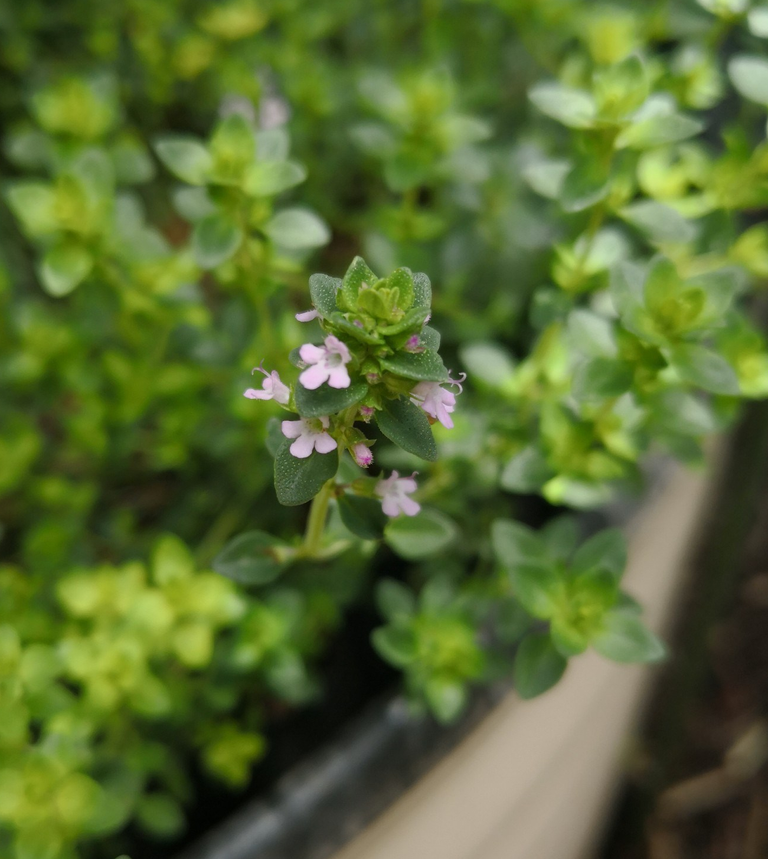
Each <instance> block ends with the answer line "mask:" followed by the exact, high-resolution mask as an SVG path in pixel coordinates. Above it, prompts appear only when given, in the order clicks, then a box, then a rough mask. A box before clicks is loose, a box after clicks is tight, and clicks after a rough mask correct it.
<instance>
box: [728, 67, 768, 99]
mask: <svg viewBox="0 0 768 859" xmlns="http://www.w3.org/2000/svg"><path fill="white" fill-rule="evenodd" d="M728 75H729V77H730V79H731V83H732V84H733V85H734V86H735V87H736V89H737V90H738V91H739V93H741V95H743V96H744V98H748V99H749V100H750V101H756V102H757V103H758V104H764V105H768V60H766V59H764V58H763V57H755V56H749V55H746V54H741V55H739V56H737V57H734V58H733V59H732V60H731V61H730V62H729V63H728Z"/></svg>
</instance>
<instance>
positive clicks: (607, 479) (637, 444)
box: [0, 0, 768, 859]
mask: <svg viewBox="0 0 768 859" xmlns="http://www.w3.org/2000/svg"><path fill="white" fill-rule="evenodd" d="M766 37H768V7H766V6H764V5H761V4H760V3H754V4H750V3H748V2H747V0H699V1H698V2H694V0H690V2H686V0H652V2H647V3H643V4H637V3H635V2H626V3H620V2H612V3H606V4H603V3H593V2H586V0H546V2H545V0H535V2H533V0H474V2H473V1H472V0H422V2H411V1H410V0H408V2H405V0H403V2H392V0H386V2H385V0H373V2H357V0H329V2H324V3H307V2H303V1H302V0H225V2H220V3H205V2H195V0H118V2H114V3H104V2H97V0H66V2H62V0H60V1H59V2H55V3H54V2H44V1H43V0H26V2H24V3H17V2H13V0H3V2H2V3H0V38H1V39H2V54H1V55H0V69H1V70H2V71H1V73H2V78H3V86H2V87H0V114H1V115H2V129H3V139H2V154H1V155H0V167H1V169H2V177H3V200H4V203H3V205H2V208H0V387H1V388H2V397H1V398H0V553H2V558H3V564H2V566H0V852H1V853H2V855H4V856H6V855H7V856H10V857H13V859H72V857H75V856H97V857H98V856H109V857H110V859H111V857H112V856H114V848H115V845H116V844H117V845H120V846H124V845H125V844H128V845H129V844H130V842H124V841H115V840H114V839H113V835H114V833H120V832H122V831H124V829H125V827H126V826H127V825H128V824H129V822H131V821H135V823H136V824H137V825H138V826H139V827H140V828H141V829H142V830H144V831H145V832H148V833H150V834H152V835H153V836H155V837H158V838H170V839H172V838H175V837H176V836H178V835H179V834H180V833H181V832H182V830H183V828H184V815H185V812H184V808H185V807H186V806H189V805H190V803H191V802H192V799H193V796H194V789H193V784H192V780H191V778H190V764H189V761H190V756H191V755H193V754H194V755H197V756H198V757H199V759H200V761H201V762H202V765H203V766H204V767H205V768H206V769H207V770H208V771H209V772H210V773H211V774H213V775H214V776H215V777H217V778H218V779H220V780H221V781H222V782H224V783H225V784H227V785H229V786H231V787H238V786H242V785H244V784H246V783H247V782H248V779H249V776H250V772H251V767H252V765H253V764H254V762H256V761H257V760H258V759H259V758H260V757H261V756H262V754H263V753H264V750H265V747H266V743H267V739H266V738H265V736H264V733H263V731H264V728H265V725H266V724H267V723H268V721H269V719H268V717H267V714H268V713H269V712H274V710H275V707H276V706H277V704H278V702H284V703H287V704H289V705H291V706H294V705H299V704H302V703H304V702H306V701H308V700H311V699H312V698H313V697H314V696H316V695H317V694H318V690H319V688H320V683H319V680H318V676H317V672H316V670H315V666H316V665H317V661H318V658H319V657H320V655H321V654H322V652H323V650H324V648H325V646H326V645H327V642H328V640H329V637H330V636H331V635H332V634H333V633H334V631H335V630H337V629H338V627H339V625H340V623H341V622H342V618H343V613H344V611H345V608H346V607H347V606H349V605H350V604H351V603H353V602H354V601H357V600H368V599H369V593H370V589H371V581H370V580H371V576H372V572H371V571H372V569H373V566H372V557H373V554H374V551H375V549H376V547H375V546H374V544H372V543H370V542H365V541H360V540H358V539H355V538H354V537H353V535H351V534H350V533H349V532H348V531H346V530H345V529H344V526H343V525H342V524H341V522H340V521H339V520H338V519H337V518H336V517H335V516H334V518H333V519H332V532H331V538H332V539H334V540H336V541H337V542H336V545H337V548H338V552H340V554H338V553H337V556H336V558H335V559H334V561H333V563H332V565H325V566H323V565H322V564H316V565H314V566H309V565H307V566H301V565H298V566H296V567H294V568H292V569H291V570H290V571H289V573H288V574H286V575H285V576H283V577H282V578H280V579H279V580H278V581H275V582H273V583H264V584H265V586H264V587H262V588H261V589H259V590H258V591H256V592H254V591H248V590H247V589H246V588H244V587H242V586H241V585H239V584H236V583H233V582H231V581H228V580H226V579H224V578H220V577H218V576H216V575H215V574H213V573H211V572H209V571H208V570H209V568H210V564H211V561H212V559H213V558H214V556H215V555H216V554H217V552H219V551H220V550H221V548H222V547H223V546H224V545H225V544H226V542H227V541H228V540H229V539H230V538H231V537H233V536H234V535H235V534H237V533H238V532H239V531H242V530H246V529H248V528H249V527H254V526H258V528H259V529H261V530H266V531H270V532H272V533H274V534H276V535H279V536H280V537H282V538H284V539H285V540H288V541H290V540H292V539H293V537H294V535H295V534H296V533H297V530H298V529H299V528H300V527H301V525H302V515H303V514H302V511H301V510H298V511H297V510H295V509H290V510H288V509H285V508H280V507H279V506H278V505H277V504H276V502H275V499H274V494H273V489H272V483H271V477H272V474H271V473H272V462H271V459H270V457H269V455H268V454H267V452H266V448H265V439H266V438H267V435H268V424H267V422H268V419H269V417H270V411H269V409H268V408H265V407H256V405H255V404H253V403H250V402H248V401H247V400H244V399H243V397H242V392H243V389H244V388H245V387H246V386H247V382H248V378H249V376H248V374H249V373H250V371H251V369H252V368H253V367H254V366H256V365H257V364H258V363H259V362H260V361H262V360H266V363H267V366H269V367H270V368H273V367H274V368H277V369H278V370H285V369H287V368H288V366H289V364H288V353H289V351H290V349H292V348H293V347H294V346H296V345H298V344H299V343H300V342H302V337H303V335H302V333H301V326H300V324H299V323H298V322H296V321H295V319H294V314H295V313H296V312H298V311H301V310H305V309H306V308H307V306H308V294H307V288H306V283H307V275H308V273H309V272H310V270H320V271H326V272H329V273H331V274H333V275H338V274H341V273H342V272H343V271H344V270H345V269H346V266H347V265H348V263H349V260H350V259H351V258H352V256H353V255H354V254H356V253H358V252H359V253H362V254H363V255H364V256H365V258H366V260H367V261H368V263H369V264H370V265H371V266H372V268H373V269H374V271H377V272H378V273H379V274H386V273H387V272H389V271H390V270H391V269H393V268H394V267H396V266H399V265H406V266H410V267H411V268H413V269H414V270H419V271H425V272H427V273H428V274H429V275H430V277H431V278H432V281H433V286H434V297H435V319H434V321H433V323H432V324H433V325H434V326H435V327H436V328H438V329H439V330H440V331H441V332H442V335H443V349H444V352H445V354H446V355H447V356H448V361H449V365H450V363H451V362H453V365H454V368H455V369H456V370H458V369H460V368H463V369H465V370H466V371H467V372H468V373H469V376H470V389H469V391H468V394H467V395H466V397H465V399H464V401H463V402H462V405H463V409H462V410H461V414H459V413H457V415H456V418H457V420H456V429H455V430H454V432H453V434H452V435H450V436H449V435H448V434H446V433H444V432H443V431H442V430H441V429H439V428H436V430H437V431H436V435H437V437H438V441H439V443H440V449H441V461H440V463H438V464H436V465H435V466H434V467H433V468H431V470H430V472H429V476H428V480H426V482H425V484H424V486H423V489H422V497H423V499H424V500H425V501H426V502H427V503H431V504H432V505H434V506H435V507H437V508H439V511H442V512H439V511H438V512H433V513H432V514H429V515H428V516H427V517H426V520H425V521H423V522H422V524H421V527H415V526H414V527H413V528H412V529H411V530H409V529H408V528H403V527H402V526H398V527H397V528H395V529H394V531H393V532H392V533H391V534H390V538H389V540H388V542H389V544H390V547H391V549H392V550H393V551H394V552H395V553H396V554H398V555H399V556H400V557H402V558H403V559H405V560H407V561H409V562H411V563H412V564H413V566H412V568H411V572H410V573H409V578H410V583H411V584H412V585H413V586H414V587H416V588H417V589H418V588H419V587H420V586H421V585H422V584H423V583H424V582H425V581H430V582H431V585H430V589H428V590H426V591H424V592H423V593H422V596H421V601H420V603H419V606H420V607H419V608H418V609H416V603H415V602H414V601H413V600H414V597H413V596H411V595H410V593H409V592H407V591H402V592H401V591H397V590H396V589H395V590H392V585H391V584H388V585H385V587H384V591H383V592H382V591H381V588H380V593H379V601H380V603H384V614H385V615H388V618H389V620H390V621H392V618H393V617H394V618H395V619H396V618H397V616H398V611H399V609H398V605H401V607H402V604H403V602H405V604H406V608H405V609H403V611H404V612H405V614H403V615H402V617H406V616H407V618H410V619H409V620H407V622H406V621H405V620H404V621H403V624H404V625H406V626H408V629H409V630H410V631H409V635H410V636H411V638H410V639H409V644H408V647H409V648H410V650H409V651H408V654H406V655H404V654H403V652H402V648H401V649H400V650H399V651H398V650H397V646H396V644H395V648H394V650H393V649H392V643H393V641H395V637H393V635H392V634H391V627H382V628H381V630H380V631H379V634H378V646H379V649H380V651H381V652H382V654H383V655H384V656H385V658H388V659H389V661H391V662H393V663H394V664H396V665H399V666H401V667H403V668H404V669H405V671H406V674H407V677H408V684H409V687H412V689H413V691H414V692H415V693H417V694H421V695H422V696H423V697H425V698H426V701H427V703H428V705H429V706H430V707H431V709H432V710H433V711H434V712H435V713H436V714H437V715H438V716H440V717H443V718H450V717H451V716H453V715H455V713H456V712H458V710H459V709H460V708H461V706H462V704H463V702H464V700H465V697H466V689H467V684H468V683H470V682H475V681H478V680H481V679H487V678H489V677H493V676H496V675H497V674H498V672H499V671H502V670H506V666H505V665H504V664H503V662H502V661H501V659H500V656H499V652H497V651H496V650H494V647H495V644H496V643H499V642H501V644H504V643H505V642H513V641H516V640H518V639H519V638H520V636H521V635H522V634H523V633H524V632H525V630H526V629H527V627H528V624H529V621H530V618H529V616H528V615H527V614H526V612H525V611H524V610H523V609H522V608H521V606H520V605H519V603H518V602H517V601H516V599H515V598H514V597H513V591H512V587H511V585H510V581H509V576H508V575H507V573H506V572H505V568H504V563H503V561H504V558H503V557H500V558H499V559H498V561H496V560H494V556H493V553H492V551H491V548H490V543H489V540H488V534H489V530H490V522H491V520H493V519H494V518H495V517H496V516H498V515H499V514H500V513H505V514H510V513H515V512H516V511H517V510H518V509H519V506H518V502H517V501H516V500H515V496H517V495H520V494H536V493H543V495H544V496H545V497H546V498H547V499H548V500H549V501H550V502H552V503H555V504H565V505H567V506H571V507H577V508H585V507H593V506H595V505H597V504H601V503H603V502H605V501H606V500H608V499H609V498H610V497H611V496H612V494H613V493H614V491H615V490H616V488H617V487H624V488H626V487H627V486H632V485H635V486H636V485H638V484H639V481H640V471H639V468H638V463H639V462H640V461H641V455H642V454H643V453H644V452H645V451H646V450H647V449H649V448H650V447H651V446H654V447H656V448H658V447H659V446H663V447H664V448H665V449H666V450H668V451H672V453H674V454H675V455H676V456H678V457H680V458H682V459H684V460H686V461H689V462H692V463H695V462H697V461H699V460H700V456H701V440H702V438H703V437H704V436H705V435H706V434H708V433H710V432H712V431H715V430H717V429H720V428H722V427H723V426H725V425H726V424H727V423H728V421H729V420H730V419H731V418H732V417H733V415H734V414H735V410H736V407H737V403H738V400H739V398H740V397H761V396H764V395H765V394H766V393H768V358H767V357H766V353H765V347H764V342H763V338H762V335H761V334H760V333H759V332H758V331H757V330H756V329H755V328H754V327H753V326H752V324H751V323H750V322H749V317H748V313H747V308H748V306H749V305H750V303H752V299H750V295H751V294H752V293H753V292H754V288H755V287H758V286H760V285H762V284H764V282H765V279H766V277H767V276H768V228H767V227H766V225H765V224H764V223H762V221H761V212H762V210H764V207H765V204H766V200H767V199H768V147H767V146H766V143H765V121H766V105H768V63H767V62H766V61H765V60H764V59H762V56H764V54H765V41H764V40H765V38H766ZM654 254H655V255H656V256H654V258H653V262H652V263H651V264H650V265H649V264H648V260H649V259H650V258H651V257H652V256H653V255H654ZM621 263H628V265H626V266H624V267H623V268H622V266H621ZM310 265H311V269H310ZM611 271H613V272H614V275H613V277H611V275H610V273H611ZM616 271H618V272H619V274H618V275H616V274H615V272H616ZM638 284H639V287H638ZM654 285H655V286H654ZM638 289H639V292H638ZM638 295H639V296H640V297H638ZM747 299H748V300H747ZM611 301H613V305H612V304H611ZM612 306H615V307H616V309H617V311H618V314H617V313H615V312H614V311H613V309H612ZM724 320H727V326H726V327H719V326H720V325H721V323H722V322H723V321H724ZM305 330H306V329H305ZM376 456H377V462H378V463H380V464H382V465H386V466H388V467H398V468H399V467H402V468H403V469H407V468H409V466H411V465H412V461H411V460H410V459H409V458H408V455H406V454H402V453H395V452H394V451H392V450H390V449H383V450H381V451H379V449H378V448H377V449H376ZM457 523H458V524H457ZM570 528H571V526H570V525H569V526H567V527H565V528H564V529H563V533H565V532H566V531H569V529H570ZM459 531H460V532H461V534H462V535H463V536H462V539H461V540H460V541H458V542H457V539H456V538H457V535H458V533H459ZM569 533H570V532H569ZM568 541H570V543H569V545H571V547H572V546H573V545H575V541H576V538H575V537H573V538H572V539H571V538H570V537H569V538H568ZM568 541H566V542H568ZM449 549H450V552H448V551H447V550H449ZM342 550H343V551H342ZM386 558H388V559H389V562H388V563H389V569H390V572H392V571H393V570H394V572H395V574H396V575H397V576H398V577H401V573H400V572H398V568H397V567H396V566H395V567H392V566H391V559H392V556H391V555H388V556H386ZM470 569H471V570H472V573H471V575H468V574H467V570H470ZM435 583H436V584H435ZM398 599H399V600H400V602H399V603H398ZM600 599H602V597H600ZM392 600H394V601H395V602H394V605H393V602H392ZM489 623H491V627H490V628H492V630H493V633H492V635H491V638H492V639H493V641H490V640H488V638H487V635H486V633H487V630H488V629H489ZM386 629H389V630H390V632H385V630H386ZM481 629H482V630H485V632H484V633H483V635H480V634H479V633H478V630H481ZM484 636H485V637H484ZM375 641H376V639H375ZM584 646H586V645H584ZM582 649H583V647H582ZM557 658H558V659H559V660H561V659H562V658H561V657H557ZM558 665H559V663H558ZM549 668H551V665H550V666H549ZM544 669H547V666H544ZM559 670H560V673H562V668H561V667H560V668H559ZM554 673H555V674H556V673H557V671H555V672H554ZM558 676H559V675H558ZM550 679H551V680H552V682H554V679H556V677H553V678H550ZM547 682H549V680H547ZM531 683H532V685H531V689H532V694H535V691H536V690H539V687H540V686H541V684H542V681H540V680H536V678H533V680H532V681H531ZM544 686H546V682H545V683H544ZM110 839H113V840H110ZM110 851H111V853H110Z"/></svg>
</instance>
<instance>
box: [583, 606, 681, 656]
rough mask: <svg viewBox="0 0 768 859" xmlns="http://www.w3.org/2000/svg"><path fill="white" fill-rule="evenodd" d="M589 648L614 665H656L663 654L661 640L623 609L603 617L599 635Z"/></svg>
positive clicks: (637, 618)
mask: <svg viewBox="0 0 768 859" xmlns="http://www.w3.org/2000/svg"><path fill="white" fill-rule="evenodd" d="M592 646H593V647H594V648H595V650H596V651H597V652H598V653H599V654H600V655H601V656H604V657H605V658H606V659H611V660H613V661H614V662H658V661H660V660H661V659H664V658H665V657H666V655H667V650H666V647H665V646H664V643H663V642H662V641H661V639H659V638H658V637H657V636H656V635H654V634H653V633H652V632H651V631H650V630H649V629H648V627H646V626H645V624H644V623H643V622H642V620H640V618H639V617H638V615H637V613H636V612H635V611H632V610H627V609H614V610H613V611H609V612H608V613H607V614H606V616H605V618H604V622H603V629H602V632H600V634H599V635H598V636H596V637H595V638H594V639H593V640H592Z"/></svg>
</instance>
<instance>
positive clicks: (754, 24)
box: [747, 6, 768, 39]
mask: <svg viewBox="0 0 768 859" xmlns="http://www.w3.org/2000/svg"><path fill="white" fill-rule="evenodd" d="M747 23H748V24H749V31H750V33H752V35H753V36H757V37H758V38H759V39H768V6H755V7H754V8H752V9H750V10H749V14H748V15H747Z"/></svg>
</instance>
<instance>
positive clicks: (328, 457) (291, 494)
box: [275, 441, 339, 507]
mask: <svg viewBox="0 0 768 859" xmlns="http://www.w3.org/2000/svg"><path fill="white" fill-rule="evenodd" d="M288 446H289V442H288V441H286V443H285V444H284V445H283V447H281V448H280V450H279V451H278V453H277V456H276V457H275V490H276V491H277V500H278V501H279V502H280V503H281V504H285V505H286V506H287V507H295V506H297V505H299V504H306V503H307V501H311V500H312V499H313V498H314V497H315V495H317V493H318V492H319V491H320V490H321V489H322V487H323V484H324V483H326V482H327V481H328V480H331V479H332V478H333V477H334V476H335V475H336V472H337V471H338V468H339V454H338V451H336V450H333V451H331V452H330V453H318V452H317V451H313V452H312V454H311V455H310V456H308V457H307V458H306V459H299V458H298V457H296V456H293V455H292V454H291V452H290V451H289V450H288Z"/></svg>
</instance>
